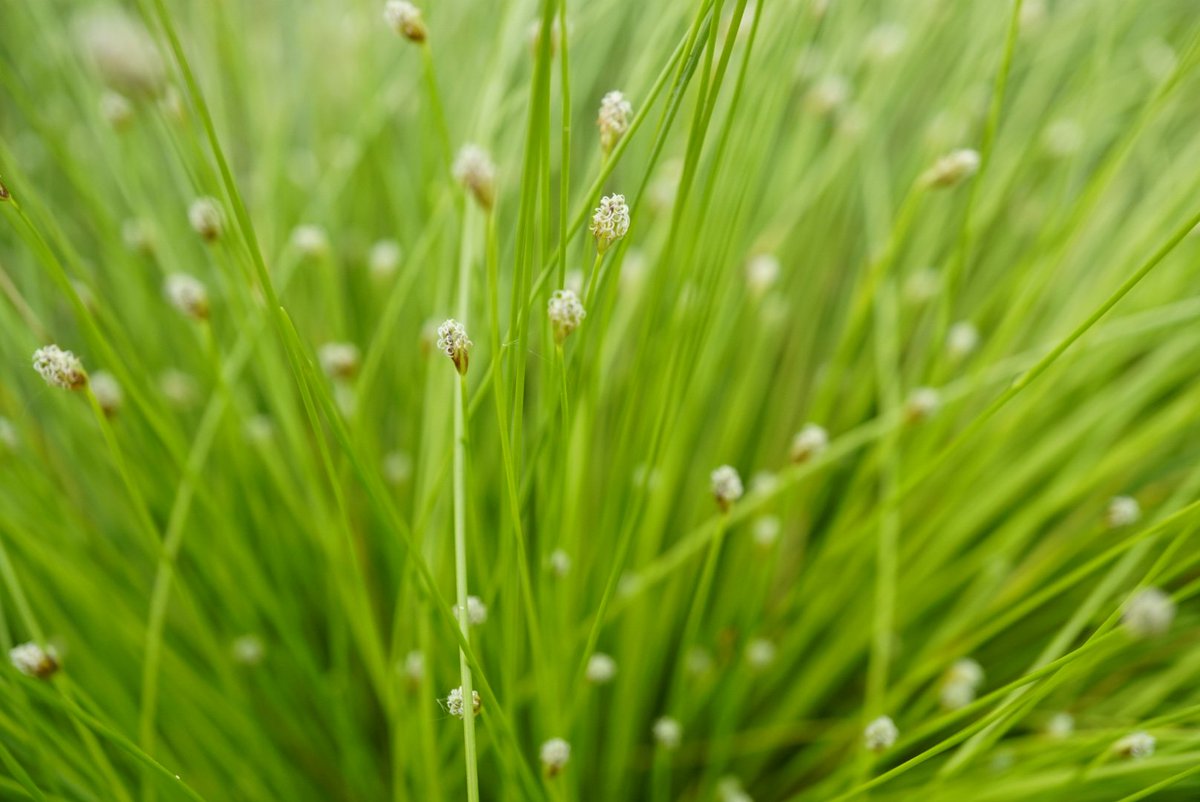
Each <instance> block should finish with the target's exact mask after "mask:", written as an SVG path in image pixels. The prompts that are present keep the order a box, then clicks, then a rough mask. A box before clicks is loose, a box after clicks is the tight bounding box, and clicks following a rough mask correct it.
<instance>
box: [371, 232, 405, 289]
mask: <svg viewBox="0 0 1200 802" xmlns="http://www.w3.org/2000/svg"><path fill="white" fill-rule="evenodd" d="M402 255H403V251H402V250H401V249H400V243H398V242H396V241H395V240H394V239H381V240H379V241H378V242H376V243H375V244H374V245H372V246H371V252H370V253H369V254H367V267H368V269H369V270H370V271H371V277H372V278H375V279H385V278H387V277H388V276H390V275H392V274H393V273H395V272H396V268H397V267H399V266H400V257H401V256H402Z"/></svg>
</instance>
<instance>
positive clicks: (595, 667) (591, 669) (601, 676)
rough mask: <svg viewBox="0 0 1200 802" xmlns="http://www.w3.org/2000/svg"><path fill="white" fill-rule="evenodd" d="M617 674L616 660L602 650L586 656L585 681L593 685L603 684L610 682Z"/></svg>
mask: <svg viewBox="0 0 1200 802" xmlns="http://www.w3.org/2000/svg"><path fill="white" fill-rule="evenodd" d="M616 675H617V661H616V660H614V659H613V658H612V657H610V656H609V655H607V654H604V653H603V652H596V653H595V654H593V655H592V656H591V657H589V658H588V663H587V671H586V673H585V676H586V677H587V681H588V682H590V683H592V684H593V685H605V684H607V683H609V682H612V680H613V677H615V676H616Z"/></svg>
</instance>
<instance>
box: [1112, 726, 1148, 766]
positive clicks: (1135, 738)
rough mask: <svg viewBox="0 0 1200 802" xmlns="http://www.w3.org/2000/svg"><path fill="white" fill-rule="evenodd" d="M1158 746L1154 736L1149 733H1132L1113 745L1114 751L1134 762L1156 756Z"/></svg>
mask: <svg viewBox="0 0 1200 802" xmlns="http://www.w3.org/2000/svg"><path fill="white" fill-rule="evenodd" d="M1157 744H1158V742H1157V741H1156V740H1155V738H1154V736H1153V735H1151V734H1150V733H1148V732H1142V731H1140V730H1139V731H1138V732H1131V733H1129V734H1128V735H1126V736H1125V737H1124V738H1122V739H1121V740H1119V741H1117V742H1116V743H1115V744H1113V751H1114V752H1115V753H1117V754H1118V755H1120V756H1121V757H1127V758H1130V759H1132V760H1141V759H1142V758H1146V757H1150V756H1151V755H1153V754H1154V747H1155V746H1156V745H1157Z"/></svg>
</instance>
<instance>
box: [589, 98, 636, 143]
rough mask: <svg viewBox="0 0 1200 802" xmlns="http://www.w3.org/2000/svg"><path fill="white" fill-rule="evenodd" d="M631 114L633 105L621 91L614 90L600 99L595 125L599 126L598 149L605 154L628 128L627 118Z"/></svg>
mask: <svg viewBox="0 0 1200 802" xmlns="http://www.w3.org/2000/svg"><path fill="white" fill-rule="evenodd" d="M632 116H633V105H632V104H631V103H630V102H629V101H628V100H626V99H625V95H624V94H622V93H621V92H617V91H615V90H614V91H612V92H609V93H608V94H606V95H605V96H604V97H603V99H601V101H600V116H599V117H598V118H597V119H596V125H598V126H600V149H601V150H602V151H604V154H605V155H606V156H607V155H608V154H609V153H611V152H612V149H613V148H614V147H616V145H617V142H619V141H620V139H621V137H622V136H624V135H625V132H626V131H628V130H629V119H630V117H632Z"/></svg>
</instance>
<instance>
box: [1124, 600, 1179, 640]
mask: <svg viewBox="0 0 1200 802" xmlns="http://www.w3.org/2000/svg"><path fill="white" fill-rule="evenodd" d="M1121 620H1122V622H1124V624H1125V628H1126V629H1128V630H1129V634H1131V635H1133V636H1134V637H1135V638H1153V637H1157V636H1159V635H1165V634H1166V632H1167V630H1169V629H1170V628H1171V622H1173V621H1174V620H1175V602H1174V601H1173V600H1172V599H1171V597H1170V596H1168V595H1167V594H1166V593H1164V592H1163V591H1161V590H1159V589H1158V588H1143V589H1142V590H1139V591H1138V592H1137V593H1135V594H1134V595H1133V596H1132V597H1130V599H1129V601H1128V602H1126V604H1125V611H1124V613H1123V614H1122V616H1121Z"/></svg>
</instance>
